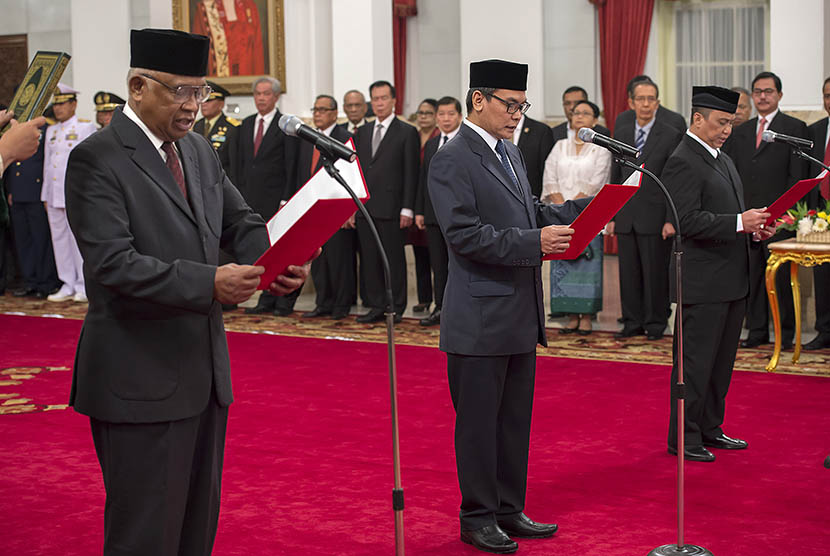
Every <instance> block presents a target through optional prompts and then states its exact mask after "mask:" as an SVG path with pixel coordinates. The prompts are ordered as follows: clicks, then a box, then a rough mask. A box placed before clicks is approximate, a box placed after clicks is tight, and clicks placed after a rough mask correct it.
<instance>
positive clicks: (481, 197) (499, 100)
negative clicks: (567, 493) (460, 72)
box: [428, 60, 590, 554]
mask: <svg viewBox="0 0 830 556" xmlns="http://www.w3.org/2000/svg"><path fill="white" fill-rule="evenodd" d="M526 83H527V65H525V64H516V63H513V62H505V61H502V60H486V61H483V62H473V63H472V64H470V89H469V90H468V91H467V114H468V117H467V120H466V121H465V122H464V124H463V125H462V126H461V128H460V131H459V132H458V135H457V136H456V137H455V139H453V140H452V141H450V142H448V143H447V144H446V145H445V146H444V147H442V148H441V149H440V150H439V151H438V152H437V153H436V154H435V156H434V157H433V158H432V162H431V164H430V168H429V178H428V180H429V195H430V199H431V200H432V204H433V207H434V209H435V215H436V217H437V219H438V223H439V225H440V227H441V231H442V232H443V234H444V238H445V239H446V241H447V245H448V247H449V249H448V252H449V257H450V264H449V277H448V280H447V291H446V293H445V296H444V307H443V310H442V314H441V342H440V343H441V345H440V347H441V350H443V351H445V352H446V353H447V374H448V378H449V383H450V395H451V397H452V402H453V407H454V408H455V411H456V421H455V454H456V463H457V467H458V482H459V486H460V487H461V512H460V520H461V540H462V541H463V542H466V543H469V544H472V545H473V546H474V547H476V548H478V549H479V550H482V551H487V552H496V553H502V554H504V553H511V552H515V551H516V550H517V549H518V545H517V543H516V542H515V541H514V540H512V539H511V538H510V536H514V537H521V538H542V537H549V536H551V535H553V534H554V533H555V532H556V530H557V526H556V525H555V524H544V523H536V522H534V521H533V520H531V519H529V518H528V517H527V516H526V515H525V514H524V504H525V494H526V489H527V462H528V447H529V441H530V421H531V407H532V405H533V389H534V380H535V370H536V344H537V343H541V344H542V345H546V340H545V314H544V307H543V303H544V300H543V299H544V298H543V294H542V275H541V265H542V255H543V254H547V253H560V252H562V251H564V250H565V249H567V247H568V245H569V242H570V238H571V234H573V230H572V229H571V228H568V224H569V223H570V222H572V221H573V219H574V218H575V217H576V216H577V215H578V214H579V212H580V211H581V210H582V208H584V207H585V206H586V205H587V203H588V201H589V200H590V199H580V200H579V201H568V202H567V203H565V204H563V205H555V206H553V205H551V206H548V205H544V204H543V203H541V202H539V200H538V198H535V197H533V195H532V193H531V191H530V183H529V181H528V179H527V170H526V168H525V164H524V160H523V158H522V155H521V152H520V151H519V149H518V148H517V147H516V146H515V145H513V144H511V143H510V139H511V138H512V137H513V134H514V132H515V129H516V126H517V125H518V124H519V121H520V119H521V113H522V112H524V111H525V110H527V108H528V107H529V104H528V103H527V96H526V94H525V90H526ZM554 224H556V225H554ZM540 228H541V229H540ZM508 535H510V536H508Z"/></svg>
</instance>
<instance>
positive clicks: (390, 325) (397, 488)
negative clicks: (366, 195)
mask: <svg viewBox="0 0 830 556" xmlns="http://www.w3.org/2000/svg"><path fill="white" fill-rule="evenodd" d="M317 149H318V150H319V151H320V158H321V159H322V161H323V167H324V168H325V169H326V172H328V174H329V175H330V176H331V177H332V178H334V180H335V181H336V182H337V183H339V184H340V185H342V186H343V188H344V189H345V190H346V191H347V192H348V193H349V196H350V197H351V198H352V200H353V201H354V204H355V205H356V206H357V208H358V210H360V213H361V214H362V215H363V217H364V218H365V219H366V222H367V224H369V229H370V230H371V231H372V236H373V237H374V239H375V244H376V245H377V248H378V252H379V253H380V259H381V261H382V263H383V279H384V284H385V286H386V346H387V352H388V354H389V361H388V364H389V398H390V401H391V406H392V410H391V414H392V467H393V470H394V475H395V483H394V488H393V489H392V510H393V512H394V513H395V555H396V556H404V534H403V507H404V504H403V486H402V485H401V453H400V440H399V439H398V372H397V366H396V363H395V326H394V325H395V320H394V319H395V309H394V307H395V305H394V297H393V295H392V279H391V274H390V269H389V260H388V259H387V258H386V251H384V249H383V242H381V240H380V236H379V235H378V231H377V228H375V223H374V221H373V220H372V217H371V216H369V212H368V211H367V210H366V207H365V206H364V205H363V203H362V202H361V201H360V199H358V198H357V195H356V194H355V192H354V191H352V188H351V187H349V185H348V184H347V183H346V180H344V179H343V176H341V175H340V172H339V171H338V170H337V168H335V167H334V161H335V160H336V159H337V157H336V156H335V155H334V153H332V152H331V150H330V149H329V145H328V144H326V143H323V142H318V143H317Z"/></svg>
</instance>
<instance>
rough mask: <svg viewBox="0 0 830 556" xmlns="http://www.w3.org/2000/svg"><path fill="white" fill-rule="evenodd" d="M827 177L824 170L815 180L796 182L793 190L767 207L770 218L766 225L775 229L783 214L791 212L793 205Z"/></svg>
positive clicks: (789, 190) (790, 189)
mask: <svg viewBox="0 0 830 556" xmlns="http://www.w3.org/2000/svg"><path fill="white" fill-rule="evenodd" d="M826 175H827V170H822V171H821V173H820V174H819V175H818V176H816V177H814V178H811V179H808V180H799V181H797V182H795V184H794V185H793V186H792V187H791V188H789V189H788V190H787V191H786V192H785V193H784V194H783V195H781V196H780V197H778V198H777V199H776V200H775V202H773V203H772V204H771V205H770V206H768V207H767V212H768V213H769V218H767V221H766V222H765V223H764V225H765V226H773V227H774V226H775V221H776V220H778V218H779V217H780V216H781V215H782V214H784V213H785V212H787V211H788V210H790V209H791V208H792V207H793V205H795V204H796V203H797V202H798V201H800V200H801V198H802V197H804V196H805V195H806V194H807V193H809V192H810V190H812V189H813V188H814V187H815V186H816V185H818V183H819V182H820V181H821V180H823V179H824V176H826Z"/></svg>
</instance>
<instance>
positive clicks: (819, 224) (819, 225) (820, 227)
mask: <svg viewBox="0 0 830 556" xmlns="http://www.w3.org/2000/svg"><path fill="white" fill-rule="evenodd" d="M827 226H828V224H827V220H825V219H823V218H816V221H815V222H813V231H814V232H826V231H827Z"/></svg>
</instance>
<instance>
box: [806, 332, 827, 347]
mask: <svg viewBox="0 0 830 556" xmlns="http://www.w3.org/2000/svg"><path fill="white" fill-rule="evenodd" d="M825 348H830V334H828V333H826V332H820V333H819V335H818V336H816V337H815V338H813V339H812V340H811V341H810V342H808V343H806V344H804V345H803V346H801V349H803V350H804V351H815V350H817V349H825Z"/></svg>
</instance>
